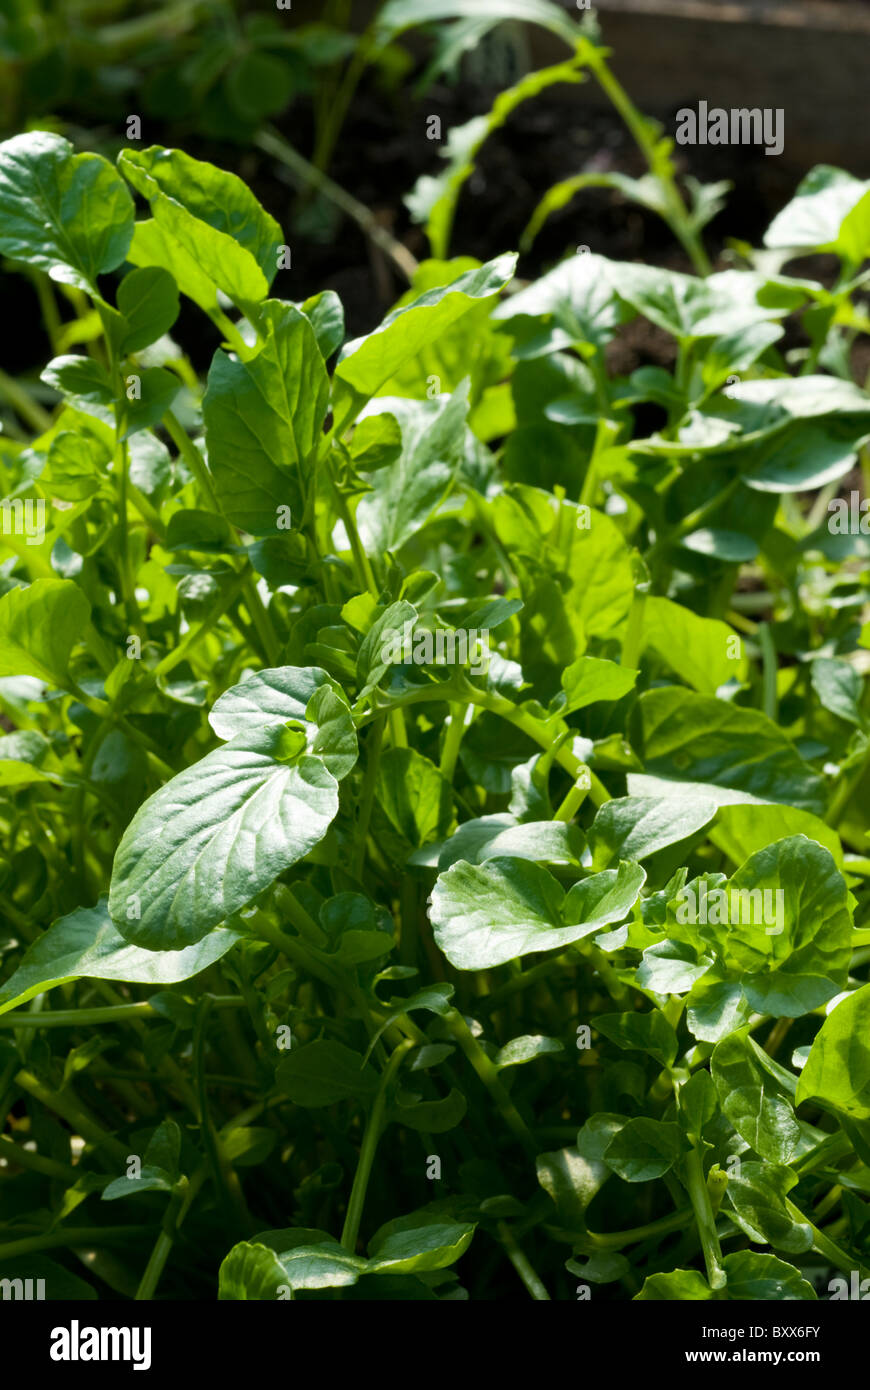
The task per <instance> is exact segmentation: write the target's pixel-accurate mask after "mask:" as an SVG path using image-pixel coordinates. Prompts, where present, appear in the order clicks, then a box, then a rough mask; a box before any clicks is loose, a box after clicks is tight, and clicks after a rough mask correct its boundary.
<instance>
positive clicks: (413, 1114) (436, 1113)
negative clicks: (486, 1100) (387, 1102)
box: [391, 1087, 468, 1134]
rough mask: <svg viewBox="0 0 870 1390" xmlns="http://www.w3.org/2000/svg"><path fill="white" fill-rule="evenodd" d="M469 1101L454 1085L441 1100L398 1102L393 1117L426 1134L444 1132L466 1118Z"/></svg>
mask: <svg viewBox="0 0 870 1390" xmlns="http://www.w3.org/2000/svg"><path fill="white" fill-rule="evenodd" d="M467 1109H468V1103H467V1101H466V1099H465V1096H464V1095H463V1094H462V1092H461V1091H457V1090H456V1088H455V1087H454V1088H453V1089H452V1090H451V1091H450V1093H449V1094H448V1095H446V1096H444V1097H443V1098H442V1099H441V1100H420V1101H415V1102H414V1103H413V1104H412V1105H403V1104H401V1102H399V1103H397V1104H396V1105H395V1106H394V1107H393V1109H392V1111H391V1118H392V1119H393V1120H395V1121H396V1123H397V1124H400V1125H406V1126H407V1127H408V1129H419V1130H422V1131H423V1132H424V1133H426V1134H443V1133H444V1131H445V1130H448V1129H455V1128H456V1126H457V1125H458V1124H460V1123H461V1122H462V1120H464V1119H465V1114H466V1111H467Z"/></svg>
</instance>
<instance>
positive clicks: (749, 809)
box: [709, 805, 843, 870]
mask: <svg viewBox="0 0 870 1390" xmlns="http://www.w3.org/2000/svg"><path fill="white" fill-rule="evenodd" d="M790 835H806V836H807V837H808V839H810V840H815V841H817V843H818V844H820V845H823V846H824V848H825V849H826V850H827V851H828V853H829V854H830V855H831V857H832V858H833V860H834V863H835V864H836V865H837V868H838V869H840V870H842V868H843V846H842V844H841V843H840V837H839V835H838V834H837V832H836V831H835V830H832V829H831V828H830V826H828V825H825V822H824V821H823V820H822V819H821V818H820V817H819V816H814V815H811V814H810V812H809V811H798V810H795V808H794V807H793V806H754V805H746V806H741V805H734V806H720V807H719V810H718V812H717V813H716V823H715V825H714V826H713V828H712V830H711V831H710V836H709V837H710V839H711V840H712V841H713V843H714V844H715V845H717V846H718V847H719V849H721V850H723V851H724V853H725V854H727V856H728V858H729V859H730V860H732V861H733V863H735V864H742V863H743V862H744V860H746V859H748V858H749V857H750V855H752V854H755V853H756V851H757V850H760V849H765V848H766V846H767V845H770V844H773V843H774V841H775V840H785V839H787V838H788V837H789V836H790Z"/></svg>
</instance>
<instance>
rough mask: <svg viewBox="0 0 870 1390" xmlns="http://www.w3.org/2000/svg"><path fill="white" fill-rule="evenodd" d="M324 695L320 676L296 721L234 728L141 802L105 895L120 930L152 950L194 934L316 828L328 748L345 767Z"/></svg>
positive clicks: (274, 872) (267, 879) (327, 785)
mask: <svg viewBox="0 0 870 1390" xmlns="http://www.w3.org/2000/svg"><path fill="white" fill-rule="evenodd" d="M335 703H336V698H335V696H334V695H333V692H332V691H331V690H330V688H329V687H323V688H322V689H321V690H319V691H316V692H315V694H314V695H313V696H312V697H311V700H310V701H309V704H308V706H307V707H306V722H305V723H302V722H300V721H299V720H297V719H293V718H291V719H287V720H286V721H284V723H282V724H267V725H266V726H265V727H261V728H259V729H257V730H248V731H246V732H243V733H241V734H238V735H236V737H235V738H232V739H230V741H229V742H228V743H226V744H225V745H224V746H223V747H222V748H219V749H216V750H215V752H213V753H209V754H207V755H206V757H205V758H202V759H201V760H200V761H199V762H198V763H195V764H194V765H193V766H192V767H190V768H188V769H186V770H185V771H184V772H181V773H179V774H178V776H177V777H174V778H173V779H172V781H171V782H168V783H167V784H166V785H165V786H164V787H162V788H161V790H160V791H158V792H156V793H155V794H154V796H152V797H150V798H149V799H148V801H146V802H145V803H144V805H143V806H142V807H141V808H140V810H139V811H138V812H137V814H136V816H135V817H134V818H133V821H132V822H131V824H130V825H129V826H128V827H127V830H126V832H125V834H124V836H123V838H122V840H121V843H120V845H119V847H118V851H117V854H116V856H115V864H114V869H113V873H112V886H111V890H110V894H109V911H110V913H111V915H112V920H113V921H114V922H115V924H116V926H117V927H118V929H119V930H120V931H121V932H122V934H123V935H124V936H125V937H126V938H127V939H128V940H130V941H134V942H135V943H136V944H137V945H142V946H148V947H151V948H154V949H158V950H159V949H163V950H166V949H169V948H177V947H178V946H180V945H183V944H186V943H190V942H194V941H199V940H200V939H201V938H202V937H203V936H205V935H206V933H207V932H209V931H211V930H212V929H213V928H214V927H216V926H218V925H219V923H221V922H223V921H225V920H226V918H227V917H230V916H231V915H232V914H233V913H234V912H237V911H238V910H239V909H240V908H242V907H245V906H246V905H247V904H248V903H249V902H250V901H251V899H252V898H254V897H256V895H257V894H258V893H260V892H261V891H262V890H263V889H264V888H267V887H268V886H269V885H270V884H271V883H272V882H274V880H275V879H276V878H277V876H278V875H279V874H280V873H282V872H283V870H284V869H287V868H289V867H290V865H291V864H295V863H296V862H297V860H299V859H301V858H303V857H304V856H305V855H306V854H307V853H308V852H309V850H311V849H313V847H314V846H315V845H316V844H317V843H318V841H319V840H321V839H322V838H323V836H324V835H325V833H326V831H327V829H328V827H329V825H330V823H331V821H332V820H333V819H334V817H335V814H336V812H337V810H338V783H337V781H336V779H335V777H334V776H333V774H332V772H331V771H330V770H329V767H328V766H327V762H326V759H327V758H328V757H330V756H331V755H333V754H334V755H336V757H337V762H336V763H333V766H335V767H336V768H337V769H338V770H344V769H345V768H346V767H347V756H348V754H347V750H346V729H344V728H343V727H342V724H341V721H340V720H339V722H338V724H337V725H336V723H335V722H334V721H335V715H336V709H335ZM322 709H325V711H326V716H327V718H326V719H325V721H324V729H323V730H321V728H320V725H319V724H317V723H315V715H316V713H317V712H319V711H321V710H322ZM330 724H331V726H332V727H331V729H330V728H329V725H330ZM327 730H328V732H327ZM131 904H132V908H131ZM137 912H138V913H139V914H140V915H138V916H137V915H136V913H137Z"/></svg>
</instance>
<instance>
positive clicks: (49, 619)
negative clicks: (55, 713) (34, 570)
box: [0, 579, 91, 689]
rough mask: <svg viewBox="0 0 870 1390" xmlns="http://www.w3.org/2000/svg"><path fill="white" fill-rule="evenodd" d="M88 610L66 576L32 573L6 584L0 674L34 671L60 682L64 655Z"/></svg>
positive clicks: (65, 679) (0, 608) (0, 615)
mask: <svg viewBox="0 0 870 1390" xmlns="http://www.w3.org/2000/svg"><path fill="white" fill-rule="evenodd" d="M90 612H91V606H90V604H89V603H88V600H87V598H86V597H85V595H84V593H83V592H82V590H81V589H80V588H79V586H78V585H77V584H75V583H74V582H73V581H72V580H71V579H37V580H35V581H34V582H33V583H32V584H29V585H28V586H27V587H26V588H18V589H10V590H9V592H8V593H6V594H3V596H2V598H0V676H21V675H29V676H35V677H36V678H37V680H41V681H45V683H46V685H48V686H50V687H52V688H60V689H64V688H66V687H67V686H68V683H69V661H70V655H71V653H72V649H73V647H74V646H75V644H76V642H77V641H78V640H79V639H80V637H81V636H82V633H83V632H84V629H85V625H86V624H87V622H88V619H89V617H90Z"/></svg>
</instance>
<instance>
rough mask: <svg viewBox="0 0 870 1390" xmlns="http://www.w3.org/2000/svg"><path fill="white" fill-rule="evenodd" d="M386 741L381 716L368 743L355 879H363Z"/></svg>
mask: <svg viewBox="0 0 870 1390" xmlns="http://www.w3.org/2000/svg"><path fill="white" fill-rule="evenodd" d="M383 741H384V716H383V715H381V716H380V717H379V718H378V719H376V720H375V722H374V724H373V725H372V731H371V733H370V734H369V737H368V741H367V743H366V770H365V775H364V777H363V784H362V791H361V793H360V801H359V816H358V819H357V823H356V828H355V831H354V835H355V840H354V850H353V861H352V864H351V873H352V875H353V877H354V878H356V879H362V871H363V864H364V863H365V854H366V840H367V838H368V833H369V824H370V823H371V818H372V810H373V808H374V804H375V788H376V786H377V778H378V766H379V763H380V758H381V747H382V745H383Z"/></svg>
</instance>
